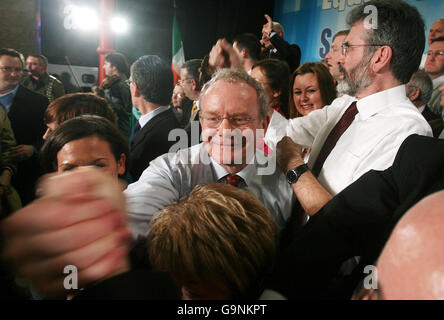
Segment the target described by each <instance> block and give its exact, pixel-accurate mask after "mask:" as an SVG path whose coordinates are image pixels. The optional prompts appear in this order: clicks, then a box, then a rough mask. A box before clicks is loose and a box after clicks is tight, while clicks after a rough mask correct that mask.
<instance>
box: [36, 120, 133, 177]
mask: <svg viewBox="0 0 444 320" xmlns="http://www.w3.org/2000/svg"><path fill="white" fill-rule="evenodd" d="M92 136H95V137H98V138H99V139H101V140H103V141H106V142H108V143H109V146H110V148H111V152H112V154H113V155H114V158H115V159H116V161H119V160H120V157H121V155H122V153H123V154H124V155H125V156H126V160H127V161H126V162H125V172H128V165H129V161H128V159H129V147H128V142H127V140H126V139H125V138H124V137H123V135H122V134H121V133H120V132H119V130H118V129H117V127H116V126H115V125H114V124H113V123H111V122H110V121H109V120H107V119H105V118H103V117H99V116H94V115H83V116H79V117H77V118H73V119H70V120H67V121H65V122H64V123H62V124H61V125H60V126H59V127H57V129H55V130H54V132H53V133H52V135H51V136H50V137H49V138H48V139H47V140H46V142H45V144H44V145H43V147H42V149H41V150H40V154H39V157H40V162H41V164H42V167H43V168H44V169H45V171H46V172H52V171H54V170H56V169H57V154H58V153H59V151H60V150H61V149H62V148H63V146H64V145H65V144H67V143H68V142H70V141H74V140H78V139H82V138H86V137H92Z"/></svg>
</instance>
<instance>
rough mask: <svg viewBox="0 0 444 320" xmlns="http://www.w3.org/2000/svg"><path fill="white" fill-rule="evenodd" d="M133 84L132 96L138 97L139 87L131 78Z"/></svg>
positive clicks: (139, 94)
mask: <svg viewBox="0 0 444 320" xmlns="http://www.w3.org/2000/svg"><path fill="white" fill-rule="evenodd" d="M133 86H134V96H135V97H140V96H141V95H142V94H141V93H140V90H139V87H138V86H137V83H135V82H134V80H133Z"/></svg>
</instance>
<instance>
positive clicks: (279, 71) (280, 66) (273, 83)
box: [252, 59, 290, 118]
mask: <svg viewBox="0 0 444 320" xmlns="http://www.w3.org/2000/svg"><path fill="white" fill-rule="evenodd" d="M254 68H260V69H261V70H262V72H263V73H264V74H265V76H266V77H267V79H268V85H269V86H270V88H271V89H272V90H276V91H279V90H280V91H281V95H280V96H279V106H280V108H281V111H282V112H283V113H284V115H285V117H286V118H288V93H289V91H290V90H289V88H288V82H289V78H290V68H289V67H288V64H287V62H285V61H282V60H277V59H264V60H260V61H258V62H256V63H255V64H254V65H253V68H252V69H254Z"/></svg>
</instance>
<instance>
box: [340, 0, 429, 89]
mask: <svg viewBox="0 0 444 320" xmlns="http://www.w3.org/2000/svg"><path fill="white" fill-rule="evenodd" d="M368 6H375V7H376V9H377V15H378V20H377V21H378V25H377V28H375V29H369V30H368V31H367V39H366V44H374V45H378V44H384V45H387V46H390V48H391V49H392V58H391V61H390V70H391V71H392V73H393V76H394V77H395V78H396V79H397V80H398V81H399V82H400V83H402V84H405V83H407V82H408V81H409V80H410V77H411V76H412V74H413V72H415V71H416V70H418V67H419V64H420V62H421V58H422V54H423V52H424V47H425V34H424V30H425V27H424V21H423V19H422V17H421V15H420V13H419V12H418V9H416V8H415V7H413V6H411V5H409V4H407V3H406V2H404V1H401V0H372V1H368V2H365V3H364V4H363V5H361V6H359V7H357V8H355V9H353V10H352V11H351V12H350V14H349V15H348V17H347V23H348V24H349V25H350V26H353V25H354V24H355V23H357V22H360V21H363V20H364V19H365V18H367V17H368V15H369V13H368V12H367V11H366V10H365V8H366V7H368ZM377 49H378V47H372V46H368V47H365V52H366V54H368V55H370V54H373V53H374V52H375V51H376V50H377Z"/></svg>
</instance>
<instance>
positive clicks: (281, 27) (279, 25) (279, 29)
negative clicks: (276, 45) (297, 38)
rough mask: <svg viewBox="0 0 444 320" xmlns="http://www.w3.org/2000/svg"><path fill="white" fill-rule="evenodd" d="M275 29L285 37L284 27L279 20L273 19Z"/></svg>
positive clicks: (280, 35)
mask: <svg viewBox="0 0 444 320" xmlns="http://www.w3.org/2000/svg"><path fill="white" fill-rule="evenodd" d="M273 31H274V32H276V33H277V34H278V35H279V37H281V38H283V37H284V27H283V26H282V25H281V24H280V23H279V22H275V21H273Z"/></svg>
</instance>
